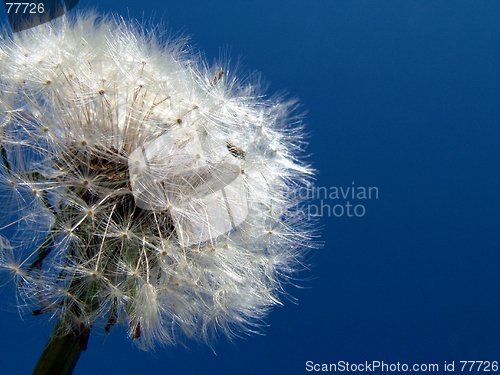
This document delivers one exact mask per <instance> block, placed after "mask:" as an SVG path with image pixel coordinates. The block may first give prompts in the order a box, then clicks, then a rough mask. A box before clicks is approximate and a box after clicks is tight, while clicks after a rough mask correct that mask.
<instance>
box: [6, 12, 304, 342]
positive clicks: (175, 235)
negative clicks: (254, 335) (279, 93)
mask: <svg viewBox="0 0 500 375" xmlns="http://www.w3.org/2000/svg"><path fill="white" fill-rule="evenodd" d="M155 33H156V29H155V30H153V31H151V32H149V33H146V32H144V31H143V30H142V29H141V28H140V27H137V26H133V25H130V24H128V23H126V22H124V21H122V20H118V19H113V18H104V19H98V17H97V16H96V15H95V14H86V15H85V14H83V15H78V16H77V17H76V18H75V19H73V20H68V19H66V18H65V17H62V18H60V19H58V20H56V21H55V22H53V23H51V24H46V25H42V26H39V27H36V28H33V29H30V30H26V31H23V32H21V33H18V34H16V35H14V37H4V38H3V39H2V40H0V42H1V44H0V85H1V92H0V111H1V112H0V126H1V129H0V130H1V133H0V135H1V138H0V140H1V151H2V155H0V156H1V163H0V164H1V165H2V176H1V181H2V183H3V190H2V194H3V197H2V202H5V204H4V207H5V210H6V212H8V213H9V214H8V215H4V217H5V220H6V221H7V222H6V223H5V225H4V226H3V228H2V230H3V236H4V237H10V241H7V240H6V239H4V238H2V237H0V239H1V241H0V245H1V246H0V247H1V249H0V251H1V253H0V254H1V256H0V265H1V266H2V267H3V268H4V269H6V270H9V271H11V272H12V273H13V274H14V275H15V276H16V280H17V283H18V285H19V286H20V288H19V291H20V297H21V298H20V303H21V304H22V305H25V306H27V307H28V308H30V309H33V310H35V311H36V312H37V313H43V312H49V313H51V314H52V315H54V316H56V317H57V318H59V319H62V320H63V321H65V322H67V324H68V329H71V330H73V331H75V332H76V333H78V332H79V331H80V330H81V327H82V325H83V326H88V327H90V326H95V325H96V324H98V323H99V322H101V324H103V325H105V326H106V329H107V330H109V329H110V328H111V327H112V326H113V325H114V324H115V323H116V322H118V323H121V322H124V323H125V324H126V325H127V326H128V327H129V329H130V336H131V337H132V338H134V339H137V340H136V341H137V342H138V343H139V345H140V347H142V348H145V349H148V348H151V347H153V346H154V345H155V344H157V343H159V344H172V343H175V342H176V341H177V340H178V338H179V333H181V332H183V333H185V334H186V335H187V336H189V337H195V338H199V339H201V340H204V341H207V342H209V341H210V339H211V337H213V336H214V334H217V332H219V331H222V332H223V333H225V334H227V335H228V336H229V337H231V336H233V335H234V334H236V333H238V332H240V331H243V332H244V331H251V330H253V329H255V328H258V327H259V326H260V325H261V322H262V318H263V317H264V316H265V315H266V313H267V312H268V310H269V307H271V306H272V305H275V304H277V303H279V302H278V294H279V293H280V291H282V288H281V284H282V282H283V281H286V280H287V278H288V276H290V275H291V274H292V273H294V272H295V271H296V270H298V269H299V268H300V266H301V264H300V261H301V259H302V257H303V255H304V250H305V249H307V248H309V247H311V246H312V245H313V243H312V241H311V236H310V231H309V229H308V225H307V223H305V222H304V216H303V215H301V211H300V209H298V208H297V207H298V205H299V204H300V203H301V202H300V199H299V197H298V194H297V191H298V189H299V188H300V187H301V186H303V185H304V184H307V183H308V181H309V179H310V176H311V174H312V171H311V169H310V168H309V167H308V166H307V165H305V164H303V163H302V162H300V161H299V160H298V159H297V157H298V156H299V155H298V154H299V153H300V152H301V146H302V142H301V139H302V129H301V126H300V118H295V117H290V112H291V111H292V110H293V109H294V103H293V102H284V101H282V100H281V99H280V98H272V99H265V98H264V97H263V95H262V93H261V92H260V91H259V90H260V88H259V84H258V81H257V80H254V81H251V80H247V81H239V80H237V79H236V78H235V77H234V76H233V75H232V74H231V73H230V72H228V71H227V67H225V66H215V67H213V68H209V67H207V64H206V63H205V62H204V61H203V60H202V59H201V58H199V57H197V56H196V55H193V54H192V52H191V51H189V49H188V48H187V46H186V44H185V40H182V39H180V40H172V39H169V40H165V39H167V38H165V37H164V36H163V35H161V34H160V35H157V36H155ZM223 70H225V71H224V72H223Z"/></svg>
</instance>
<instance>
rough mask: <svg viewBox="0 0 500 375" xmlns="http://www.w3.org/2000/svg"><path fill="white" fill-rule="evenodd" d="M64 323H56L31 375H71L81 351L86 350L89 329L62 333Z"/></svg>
mask: <svg viewBox="0 0 500 375" xmlns="http://www.w3.org/2000/svg"><path fill="white" fill-rule="evenodd" d="M64 327H65V325H64V323H62V322H60V321H59V322H58V323H57V325H56V326H55V328H54V331H53V332H52V335H51V336H50V339H49V342H48V343H47V345H46V346H45V349H44V350H43V353H42V355H41V356H40V359H39V360H38V363H37V365H36V367H35V370H34V371H33V375H71V374H72V373H73V369H74V368H75V366H76V362H77V361H78V359H79V358H80V354H81V352H82V351H84V350H85V349H87V341H88V339H89V334H90V329H88V328H84V330H83V331H82V332H80V333H79V334H78V335H77V334H76V333H75V332H69V333H63V332H65V330H64Z"/></svg>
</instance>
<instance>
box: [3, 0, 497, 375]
mask: <svg viewBox="0 0 500 375" xmlns="http://www.w3.org/2000/svg"><path fill="white" fill-rule="evenodd" d="M89 6H90V7H97V9H98V10H100V11H104V12H109V11H113V12H117V13H119V14H121V15H123V16H125V17H128V15H130V17H131V18H138V19H143V18H144V19H150V18H151V15H152V14H155V15H156V16H155V20H156V21H160V20H163V21H165V23H166V24H167V27H168V29H170V30H171V31H173V32H179V31H182V32H184V33H186V34H189V35H192V41H193V44H194V45H195V46H197V48H199V49H200V50H203V51H205V53H206V56H207V58H208V59H209V60H210V61H212V60H213V59H215V58H217V57H218V56H219V54H220V52H221V51H224V50H226V51H227V50H228V49H230V55H231V57H232V59H233V60H234V61H236V60H238V58H239V57H241V58H242V61H243V65H244V66H245V67H246V68H247V69H248V70H249V71H251V70H257V71H260V72H262V74H263V76H264V77H266V78H267V80H268V81H269V82H270V83H271V86H270V90H269V92H270V93H273V92H277V91H281V90H282V89H285V90H287V91H288V92H290V93H291V94H292V96H297V97H299V98H300V101H301V103H302V105H303V107H302V108H303V109H304V110H307V111H308V115H307V118H306V121H307V123H308V124H309V126H308V130H309V131H310V132H311V137H310V138H309V142H310V145H309V148H308V149H307V151H308V152H309V153H311V154H312V156H311V157H310V161H311V162H312V163H313V164H314V167H315V168H317V169H318V170H319V175H318V179H317V181H316V184H317V185H318V186H323V187H327V188H329V187H331V186H337V187H344V188H346V187H349V186H352V182H354V183H355V185H356V186H366V187H368V186H376V187H378V190H379V198H378V199H372V200H366V201H352V200H351V204H354V203H355V204H359V203H362V204H363V205H364V206H365V208H366V214H365V215H364V216H363V217H359V218H358V217H347V216H343V217H335V216H333V215H331V216H330V217H328V216H324V217H322V218H321V224H322V225H323V234H322V238H321V239H322V241H323V242H324V248H323V249H321V250H318V251H315V252H314V253H313V254H312V255H313V257H312V259H310V261H311V263H312V264H314V265H315V266H314V267H313V268H312V269H311V271H309V272H304V273H302V274H301V275H300V276H299V277H301V278H303V279H308V278H312V279H310V280H304V281H299V282H298V284H299V285H300V286H301V287H304V288H294V287H290V288H289V292H290V293H291V294H292V295H293V296H295V297H297V298H298V304H293V303H291V302H289V301H286V300H285V302H284V307H279V308H276V309H274V311H273V312H272V314H271V315H270V317H269V319H268V322H269V324H270V327H268V328H267V329H266V334H265V335H264V336H251V337H247V338H244V339H237V340H235V342H234V343H230V342H228V341H227V340H226V339H221V340H219V341H218V343H217V344H216V345H215V346H214V349H215V351H216V354H214V353H213V352H212V350H211V349H210V348H208V347H204V346H200V345H198V344H196V343H191V345H190V347H189V349H185V348H183V347H176V348H167V349H163V348H158V349H157V350H156V351H155V352H154V353H145V352H141V351H140V350H138V349H137V348H135V347H134V345H133V344H132V343H131V342H130V341H129V340H128V339H127V338H126V334H125V331H124V329H115V330H113V331H112V333H111V334H110V335H109V336H108V337H107V338H106V340H105V341H104V338H105V336H104V335H103V334H102V333H100V332H97V331H96V332H93V334H92V336H91V339H90V342H89V349H88V350H87V352H85V353H83V355H82V357H81V359H80V361H79V363H78V366H77V369H76V371H75V374H76V375H78V374H152V373H156V374H183V375H189V374H204V375H208V374H219V375H222V374H276V373H279V374H305V373H307V372H306V366H305V363H306V361H314V362H315V363H336V362H337V361H349V362H352V363H364V362H365V361H374V360H376V361H384V362H385V363H397V362H400V363H407V364H409V365H412V364H413V363H427V364H429V363H437V364H439V366H440V369H442V368H443V364H444V361H447V362H448V363H450V362H451V361H455V371H458V370H460V367H461V366H460V364H459V363H458V361H461V360H462V361H463V360H489V361H494V360H497V361H500V322H499V318H500V272H499V267H500V228H499V224H500V214H499V207H500V199H499V193H500V174H499V171H500V151H499V150H500V149H499V141H500V105H499V104H500V73H499V66H500V64H499V63H500V2H497V1H481V0H476V1H465V0H464V1H460V0H453V1H452V0H450V1H440V0H421V1H411V0H405V1H401V0H386V1H382V0H366V1H361V0H315V1H306V0H300V1H294V0H287V1H281V0H267V1H260V0H259V1H257V0H254V1H222V0H218V1H215V0H214V1H206V0H203V1H201V0H200V1H191V0H185V1H155V0H151V1H148V2H142V1H132V0H126V1H121V2H119V3H118V2H117V3H115V2H100V3H99V2H97V1H87V0H81V1H80V5H79V8H82V7H89ZM1 12H2V13H0V16H2V17H3V18H4V19H5V11H4V10H3V9H2V10H1ZM316 203H317V204H319V202H316ZM324 203H325V204H330V205H332V206H333V205H334V204H345V203H346V200H343V199H340V200H337V201H334V200H328V201H325V202H324ZM0 322H1V323H0V336H1V339H0V353H1V354H0V358H1V361H0V366H3V369H2V370H1V373H2V374H28V373H31V370H32V369H33V367H34V366H35V363H36V361H37V359H38V356H39V354H40V353H41V351H42V349H43V347H44V345H45V343H46V340H47V338H48V337H49V334H50V331H51V325H50V324H48V323H46V320H44V318H43V317H42V318H41V317H29V316H28V317H27V318H26V321H25V322H23V321H21V319H20V318H19V315H18V314H17V313H16V311H15V309H14V308H8V307H7V308H6V307H5V306H4V308H3V309H2V310H1V311H0Z"/></svg>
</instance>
